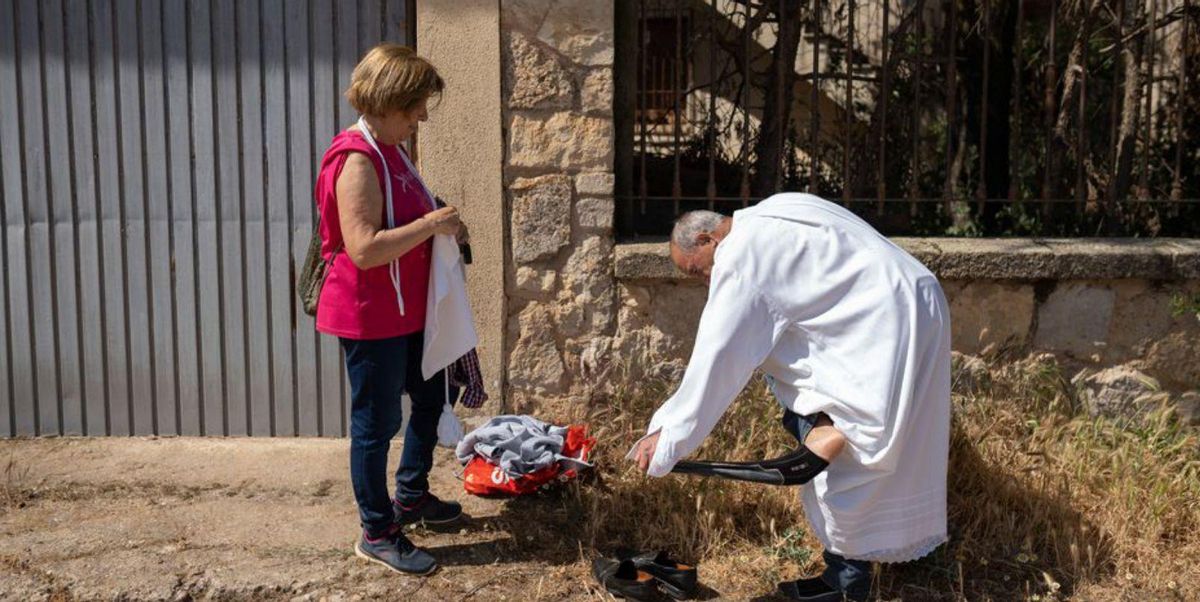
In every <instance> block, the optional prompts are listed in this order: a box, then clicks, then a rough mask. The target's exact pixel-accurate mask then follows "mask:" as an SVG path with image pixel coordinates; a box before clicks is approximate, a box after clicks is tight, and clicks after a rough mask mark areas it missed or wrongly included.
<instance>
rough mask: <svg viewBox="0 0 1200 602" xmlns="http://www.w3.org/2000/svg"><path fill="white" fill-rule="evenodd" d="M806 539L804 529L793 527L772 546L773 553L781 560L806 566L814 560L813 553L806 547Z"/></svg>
mask: <svg viewBox="0 0 1200 602" xmlns="http://www.w3.org/2000/svg"><path fill="white" fill-rule="evenodd" d="M805 539H806V536H805V533H804V529H803V528H802V527H791V528H789V529H788V530H786V531H784V532H783V535H781V536H780V537H779V539H778V540H777V541H776V542H775V545H773V546H771V548H770V550H771V553H772V554H774V556H775V558H778V559H779V560H783V561H786V562H794V563H796V564H801V565H802V564H806V563H807V562H808V561H809V560H810V559H811V558H812V556H813V551H812V550H811V549H809V548H807V547H805V544H804V540H805Z"/></svg>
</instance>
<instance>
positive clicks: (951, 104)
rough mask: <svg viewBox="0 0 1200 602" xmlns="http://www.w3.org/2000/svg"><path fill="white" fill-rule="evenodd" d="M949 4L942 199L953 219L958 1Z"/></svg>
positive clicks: (955, 186)
mask: <svg viewBox="0 0 1200 602" xmlns="http://www.w3.org/2000/svg"><path fill="white" fill-rule="evenodd" d="M949 4H950V10H949V11H948V13H947V21H946V24H947V28H948V29H949V31H948V32H947V33H948V34H949V36H950V41H949V42H948V44H949V45H948V48H947V55H946V180H945V183H944V184H943V186H942V198H943V199H944V200H945V201H946V209H947V210H948V211H949V215H950V216H951V217H953V215H954V214H953V210H954V208H955V205H956V204H957V202H958V199H956V198H953V197H954V196H955V194H954V193H955V189H956V188H957V182H956V181H955V177H954V176H955V174H954V170H953V169H951V166H952V165H953V163H954V153H955V152H956V146H957V145H956V144H955V143H956V142H957V138H958V56H957V54H958V0H949Z"/></svg>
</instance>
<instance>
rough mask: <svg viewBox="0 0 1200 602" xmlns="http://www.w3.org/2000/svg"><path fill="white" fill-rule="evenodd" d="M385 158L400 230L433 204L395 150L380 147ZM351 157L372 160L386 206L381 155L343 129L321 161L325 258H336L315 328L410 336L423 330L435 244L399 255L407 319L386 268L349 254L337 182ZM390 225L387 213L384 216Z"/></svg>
mask: <svg viewBox="0 0 1200 602" xmlns="http://www.w3.org/2000/svg"><path fill="white" fill-rule="evenodd" d="M379 148H380V150H381V151H383V154H384V156H386V157H387V162H388V163H387V167H388V172H389V173H390V174H391V178H392V206H393V211H394V212H395V216H396V226H397V227H399V226H403V225H405V224H408V223H411V222H413V221H415V220H417V219H419V218H420V217H421V216H422V215H425V214H426V213H428V212H430V211H431V210H432V209H431V203H432V201H430V200H429V198H428V196H427V195H426V194H425V189H424V188H423V187H422V185H421V182H420V180H418V179H417V178H418V175H417V174H416V173H413V172H412V171H411V170H410V169H409V168H408V166H407V165H406V164H405V161H404V160H403V159H402V158H401V157H400V152H401V151H398V150H397V147H394V146H387V145H380V147H379ZM350 153H362V154H364V155H366V156H367V157H368V158H369V159H371V163H372V164H374V166H375V174H376V177H378V178H379V191H380V194H382V195H383V196H384V202H387V193H386V192H385V189H384V185H383V177H384V176H383V174H384V170H383V165H382V164H381V163H380V160H379V154H378V153H376V152H375V150H374V149H373V148H371V145H370V144H368V143H367V141H366V140H364V139H363V137H362V135H360V134H359V133H358V132H357V131H354V130H345V131H343V132H341V133H340V134H338V135H337V136H334V138H333V141H332V142H331V143H330V145H329V150H327V151H325V157H324V158H323V159H322V160H321V171H320V173H318V174H317V186H316V197H317V211H319V212H320V215H321V223H320V232H321V255H322V256H323V257H324V258H325V259H326V260H328V259H329V256H330V254H332V253H333V252H334V250H335V249H337V256H336V257H335V258H334V260H333V265H332V266H331V267H330V269H329V273H328V275H326V277H325V283H324V285H322V287H321V299H320V302H319V303H318V304H317V330H319V331H321V332H324V333H327V334H332V335H336V336H339V337H345V338H348V339H386V338H391V337H397V336H400V335H405V334H411V333H414V332H418V331H420V330H424V328H425V297H426V294H427V293H428V290H429V265H430V261H431V258H432V251H433V242H432V240H431V239H430V240H426V241H424V242H422V243H421V244H420V245H417V246H416V247H415V248H414V249H412V250H411V251H409V252H408V253H405V254H404V255H402V256H401V257H400V290H401V295H402V296H403V298H404V315H400V307H399V304H398V303H397V302H396V289H395V288H394V287H393V285H392V279H391V276H390V275H389V274H388V266H387V265H386V264H385V265H381V266H378V267H374V268H371V269H369V270H360V269H358V266H355V265H354V262H352V261H350V257H349V256H348V255H347V254H346V250H345V248H344V245H343V242H342V227H341V221H340V220H339V219H338V208H337V179H338V176H340V175H341V173H342V168H343V167H344V166H345V165H346V159H347V157H349V155H350ZM380 219H381V222H380V223H381V224H383V227H384V228H386V227H387V209H386V208H384V210H383V212H382V214H381V215H380Z"/></svg>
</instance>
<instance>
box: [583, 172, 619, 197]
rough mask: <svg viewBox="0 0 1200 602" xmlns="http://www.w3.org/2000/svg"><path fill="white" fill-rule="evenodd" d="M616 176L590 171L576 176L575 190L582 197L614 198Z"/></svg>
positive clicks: (610, 173) (609, 173)
mask: <svg viewBox="0 0 1200 602" xmlns="http://www.w3.org/2000/svg"><path fill="white" fill-rule="evenodd" d="M613 186H614V176H613V174H612V172H607V171H589V172H585V173H581V174H579V175H577V176H575V190H576V191H578V192H579V194H580V195H581V196H612V193H613Z"/></svg>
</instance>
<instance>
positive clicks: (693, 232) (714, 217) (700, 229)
mask: <svg viewBox="0 0 1200 602" xmlns="http://www.w3.org/2000/svg"><path fill="white" fill-rule="evenodd" d="M724 220H725V216H724V215H721V214H720V213H717V212H715V211H703V210H701V211H688V212H687V213H685V214H683V215H681V216H679V219H677V220H675V228H673V229H672V230H671V242H672V243H674V244H675V246H676V247H679V250H680V251H683V252H684V253H691V252H692V251H694V250H695V249H696V237H697V236H699V235H700V234H701V233H705V232H712V231H714V230H716V229H717V226H720V225H721V222H722V221H724Z"/></svg>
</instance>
